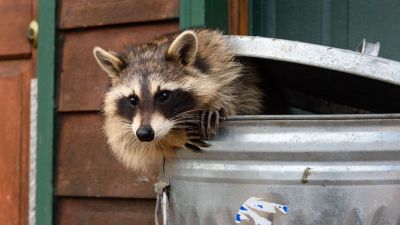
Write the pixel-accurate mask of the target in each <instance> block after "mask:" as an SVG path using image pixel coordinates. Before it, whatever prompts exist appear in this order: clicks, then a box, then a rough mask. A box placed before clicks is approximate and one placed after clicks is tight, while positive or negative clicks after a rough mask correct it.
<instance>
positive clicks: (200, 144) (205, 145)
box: [188, 139, 211, 148]
mask: <svg viewBox="0 0 400 225" xmlns="http://www.w3.org/2000/svg"><path fill="white" fill-rule="evenodd" d="M188 143H189V144H191V145H196V146H198V147H202V148H208V147H210V146H211V145H210V144H208V143H206V142H204V141H202V140H199V139H190V140H189V141H188Z"/></svg>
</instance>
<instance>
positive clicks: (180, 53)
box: [167, 30, 198, 65]
mask: <svg viewBox="0 0 400 225" xmlns="http://www.w3.org/2000/svg"><path fill="white" fill-rule="evenodd" d="M197 49H198V43H197V36H196V34H195V33H194V32H193V31H191V30H187V31H184V32H183V33H181V34H180V35H179V36H178V37H176V38H175V40H174V41H173V42H172V44H171V45H170V46H169V48H168V50H167V59H174V60H177V61H179V62H181V63H182V64H183V65H191V64H192V63H194V61H195V60H196V54H197Z"/></svg>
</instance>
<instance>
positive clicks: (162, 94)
mask: <svg viewBox="0 0 400 225" xmlns="http://www.w3.org/2000/svg"><path fill="white" fill-rule="evenodd" d="M169 97H171V92H169V91H163V92H160V94H158V98H159V99H160V102H165V101H167V100H168V99H169Z"/></svg>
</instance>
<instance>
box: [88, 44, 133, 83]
mask: <svg viewBox="0 0 400 225" xmlns="http://www.w3.org/2000/svg"><path fill="white" fill-rule="evenodd" d="M93 54H94V57H95V58H96V60H97V62H98V63H99V65H100V66H101V68H103V70H105V71H106V72H107V73H108V75H109V76H110V77H118V75H119V73H120V72H121V71H122V69H123V68H124V66H125V64H124V62H123V61H122V60H121V59H120V58H118V57H117V56H116V55H115V54H113V53H111V52H107V51H106V50H104V49H102V48H100V47H95V48H94V49H93Z"/></svg>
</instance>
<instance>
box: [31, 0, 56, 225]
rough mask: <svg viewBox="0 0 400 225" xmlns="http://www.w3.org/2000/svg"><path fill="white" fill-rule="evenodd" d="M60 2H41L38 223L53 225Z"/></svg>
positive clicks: (37, 170) (37, 160)
mask: <svg viewBox="0 0 400 225" xmlns="http://www.w3.org/2000/svg"><path fill="white" fill-rule="evenodd" d="M56 7H57V1H46V0H39V4H38V11H39V12H38V20H39V39H38V64H37V65H38V69H37V75H38V115H37V159H36V216H35V217H36V224H40V225H52V224H53V222H54V218H53V209H54V207H53V206H54V195H53V194H54V171H53V170H54V166H53V165H54V161H53V160H54V155H55V154H54V153H55V144H54V143H55V141H54V140H55V133H54V131H55V129H54V127H55V126H54V125H55V113H56V102H55V96H56V94H55V93H56V92H55V80H56V79H55V78H56Z"/></svg>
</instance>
